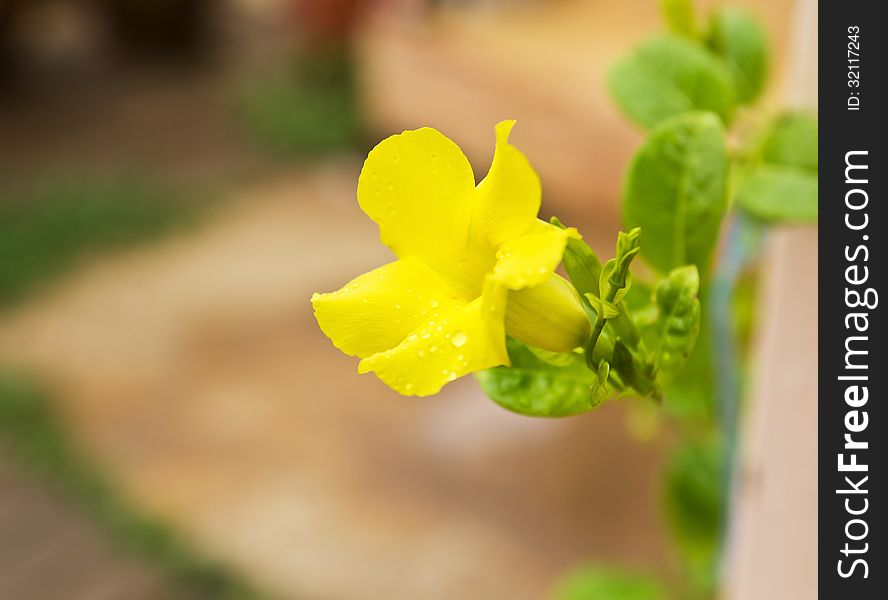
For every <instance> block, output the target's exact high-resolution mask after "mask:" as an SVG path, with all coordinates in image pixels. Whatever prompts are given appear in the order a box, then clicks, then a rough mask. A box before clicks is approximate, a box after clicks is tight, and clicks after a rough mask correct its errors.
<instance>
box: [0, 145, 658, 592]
mask: <svg viewBox="0 0 888 600" xmlns="http://www.w3.org/2000/svg"><path fill="white" fill-rule="evenodd" d="M359 163H360V161H359V159H357V158H356V157H352V158H351V159H348V166H343V164H340V163H335V162H334V163H328V164H321V165H317V166H316V167H313V168H312V170H311V174H306V173H302V174H300V173H296V174H294V175H292V176H288V177H286V178H283V179H280V180H278V181H275V182H272V183H270V184H267V185H263V186H260V187H258V188H255V189H251V190H249V191H247V192H245V193H243V194H240V195H238V196H237V197H236V198H235V199H234V200H233V201H232V202H230V203H228V204H226V205H225V206H224V207H223V208H222V209H220V212H219V214H217V215H215V217H214V218H213V219H211V220H210V221H209V222H208V223H206V224H205V225H204V226H202V227H201V228H199V229H198V230H197V231H195V232H193V233H191V234H189V235H181V236H179V237H176V238H173V239H168V240H166V241H163V242H160V243H158V244H155V245H153V246H151V247H147V248H142V249H138V250H134V251H129V252H127V253H124V254H120V255H116V256H114V257H110V258H105V259H101V260H99V261H97V262H94V263H93V264H91V265H90V266H89V267H88V268H84V269H82V270H81V271H80V272H79V273H76V274H74V275H73V276H71V277H68V278H67V279H66V280H64V281H63V282H61V283H60V284H59V285H57V286H55V287H54V288H53V289H51V290H49V291H48V292H47V293H45V294H44V295H43V296H42V297H40V298H38V299H36V300H35V301H33V302H31V303H29V304H25V305H23V306H21V307H19V308H17V309H15V310H14V311H13V312H9V313H6V314H5V315H4V316H3V318H2V320H0V361H2V362H4V363H8V364H12V365H17V366H19V367H22V368H25V369H27V370H29V371H32V372H34V373H36V374H37V375H39V376H40V377H42V378H43V379H44V380H46V381H48V382H49V383H50V384H51V385H53V386H54V390H55V392H56V397H58V398H59V399H60V403H61V406H60V409H61V411H62V412H63V416H64V418H65V419H66V420H67V422H68V423H69V424H70V426H71V428H72V430H73V431H74V434H75V436H76V438H77V439H78V440H79V441H80V442H82V443H83V444H84V445H85V446H86V447H87V449H88V450H89V451H90V452H91V453H92V454H93V456H94V457H95V458H96V460H97V461H98V462H99V463H100V464H101V466H102V467H103V468H104V469H105V470H106V472H108V473H109V474H110V475H111V476H112V478H113V479H114V480H115V481H116V482H117V483H118V484H119V485H120V486H121V487H122V489H123V491H124V493H125V494H127V495H128V497H130V498H131V499H132V500H133V501H134V502H135V503H136V505H137V506H138V507H140V508H142V509H144V510H146V511H148V512H149V513H151V514H155V515H157V516H159V517H160V518H162V519H164V520H166V521H167V522H169V523H172V524H173V525H174V526H176V527H177V528H178V529H179V530H181V531H182V532H183V533H184V534H186V535H187V536H188V537H189V538H190V539H191V540H192V541H194V542H195V543H196V544H197V546H198V547H199V548H201V549H202V550H203V551H205V552H206V553H208V554H209V555H211V556H213V557H217V558H219V559H221V560H223V561H225V562H227V563H228V564H231V565H233V566H234V567H237V568H240V569H241V570H243V571H244V572H245V573H246V574H247V575H248V576H249V577H251V578H252V579H253V580H254V581H256V582H257V583H258V584H259V585H260V586H263V587H265V588H266V589H268V590H270V591H272V592H274V593H277V594H279V595H281V596H283V597H297V598H298V597H303V598H334V599H335V598H342V599H350V598H362V599H369V600H372V599H375V598H380V599H382V598H385V599H392V598H423V599H429V600H435V599H438V598H441V599H444V598H467V599H471V598H479V599H486V598H510V599H516V600H520V599H522V598H528V599H531V598H533V599H538V598H540V597H544V595H545V590H546V589H548V587H549V586H550V585H551V582H552V580H553V578H554V577H556V576H557V574H558V573H559V572H561V570H562V569H564V568H565V567H568V566H570V565H572V564H574V563H576V562H577V561H580V560H583V559H587V558H593V559H594V558H601V557H607V558H608V560H609V561H611V562H616V563H623V564H641V565H649V566H652V567H653V568H655V569H662V568H664V567H665V565H666V563H667V558H666V556H665V549H664V543H663V539H662V537H663V536H662V531H661V523H660V519H659V513H658V510H659V508H658V503H657V499H658V492H657V489H656V477H655V476H654V473H655V470H656V469H657V467H658V448H657V447H656V446H655V445H653V444H649V445H645V444H638V443H636V442H634V441H632V440H630V439H629V436H628V435H627V433H626V427H625V423H624V415H623V410H622V406H621V405H620V403H610V404H608V405H606V406H605V407H604V408H602V409H600V410H599V411H597V412H596V413H594V414H592V415H588V416H586V417H581V418H577V419H572V420H568V421H546V420H531V419H526V418H522V417H518V416H515V415H511V414H510V413H507V412H505V411H503V410H501V409H500V408H498V407H496V406H495V405H494V404H492V403H491V402H490V401H488V400H487V399H485V398H484V397H483V396H482V395H481V393H480V392H479V390H478V388H477V386H476V384H475V383H474V382H473V381H472V380H471V379H470V378H467V379H466V380H464V381H459V382H456V383H455V384H452V385H451V386H449V387H448V389H447V390H446V391H445V392H444V393H443V394H441V395H440V396H438V397H434V398H428V399H415V398H401V397H399V396H397V395H396V394H394V393H393V392H391V391H389V390H388V389H387V388H385V387H384V386H383V385H382V384H381V383H379V382H378V381H377V380H375V379H374V378H373V377H372V376H369V375H368V376H362V377H359V376H358V375H356V373H355V369H356V364H355V360H353V359H350V358H348V357H345V356H343V355H341V354H340V353H338V352H337V351H335V350H334V349H333V348H332V346H331V345H330V343H329V342H328V341H327V340H326V339H325V338H324V336H323V335H322V334H321V333H320V332H319V330H318V329H317V326H316V324H315V322H314V318H313V316H312V313H311V308H310V304H309V298H310V295H311V293H312V292H313V291H316V290H322V291H325V290H331V289H334V288H336V287H338V286H340V285H341V284H342V283H344V282H345V281H346V280H348V279H349V278H350V277H352V276H354V275H356V274H358V273H361V272H363V271H365V270H367V269H370V268H372V267H374V266H377V265H379V264H381V263H382V262H384V261H385V260H387V253H386V251H385V249H384V248H382V247H381V246H380V245H379V244H378V242H377V239H378V238H377V231H376V228H375V226H374V225H373V224H372V223H371V222H370V221H369V220H367V219H366V218H363V215H362V214H361V213H360V212H359V211H358V210H357V209H356V203H355V201H354V186H355V180H356V176H357V172H356V170H355V166H356V165H358V164H359Z"/></svg>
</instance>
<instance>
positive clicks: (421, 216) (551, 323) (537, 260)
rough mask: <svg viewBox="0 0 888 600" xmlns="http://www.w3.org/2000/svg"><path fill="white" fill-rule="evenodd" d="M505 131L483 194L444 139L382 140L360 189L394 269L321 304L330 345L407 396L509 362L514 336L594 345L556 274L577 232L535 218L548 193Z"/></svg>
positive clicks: (411, 134) (540, 342)
mask: <svg viewBox="0 0 888 600" xmlns="http://www.w3.org/2000/svg"><path fill="white" fill-rule="evenodd" d="M514 124H515V122H514V121H503V122H501V123H499V124H498V125H497V126H496V150H495V152H494V156H493V163H492V164H491V166H490V171H489V172H488V174H487V177H485V178H484V180H483V181H481V183H479V184H478V185H477V186H475V177H474V174H473V173H472V168H471V166H470V165H469V161H468V160H467V159H466V157H465V155H464V154H463V153H462V151H461V150H460V149H459V147H458V146H457V145H456V144H455V143H454V142H452V141H451V140H449V139H448V138H446V137H445V136H444V135H442V134H441V133H440V132H438V131H436V130H435V129H432V128H429V127H424V128H422V129H417V130H412V131H405V132H404V133H401V134H399V135H393V136H391V137H389V138H387V139H385V140H383V141H382V142H380V143H379V144H378V145H377V146H376V147H375V148H374V149H373V150H372V151H371V152H370V154H369V155H368V156H367V160H366V161H365V162H364V167H363V169H362V170H361V175H360V177H359V179H358V203H359V204H360V206H361V209H363V211H364V212H365V213H367V215H368V216H369V217H370V218H371V219H373V221H375V222H376V223H377V224H378V225H379V230H380V237H381V240H382V242H383V243H384V244H385V245H386V246H388V247H389V248H390V249H391V250H392V251H393V252H394V253H395V256H397V258H398V259H397V260H396V261H394V262H391V263H389V264H387V265H384V266H382V267H379V268H377V269H374V270H373V271H370V272H369V273H365V274H364V275H361V276H360V277H358V278H356V279H354V280H353V281H351V282H349V283H348V284H346V285H345V286H344V287H343V288H342V289H340V290H338V291H336V292H332V293H329V294H314V295H313V296H312V299H311V301H312V305H313V306H314V311H315V317H316V318H317V320H318V324H319V325H320V327H321V329H322V330H323V332H324V333H325V334H326V335H327V337H329V338H330V339H331V340H332V341H333V344H334V345H335V346H336V347H337V348H339V349H340V350H342V351H343V352H345V353H346V354H350V355H353V356H358V357H360V358H361V362H360V364H359V366H358V372H360V373H367V372H369V371H373V372H375V373H376V375H377V376H378V377H379V378H380V379H382V380H383V381H384V382H385V383H386V384H388V385H389V386H390V387H392V388H393V389H395V390H396V391H398V392H400V393H401V394H404V395H418V396H427V395H430V394H434V393H436V392H438V391H439V390H440V389H441V387H442V386H443V385H444V384H446V383H447V382H449V381H452V380H454V379H456V378H457V377H461V376H463V375H465V374H467V373H471V372H473V371H479V370H482V369H487V368H490V367H495V366H498V365H507V364H509V357H508V354H507V353H506V346H505V337H506V334H509V335H511V336H513V337H515V338H517V339H519V340H521V341H523V342H525V343H527V344H530V345H532V346H536V347H539V348H543V349H546V350H550V351H553V352H566V351H570V350H572V349H574V348H576V347H578V346H582V345H583V344H584V343H585V342H586V340H587V338H588V337H589V331H590V326H589V320H588V318H587V316H586V314H585V312H584V311H583V308H582V306H581V304H580V300H579V297H578V296H577V293H576V292H575V291H574V289H573V287H572V286H571V285H570V284H569V283H567V281H565V280H564V279H563V278H562V277H560V276H559V275H557V274H555V273H554V271H555V269H556V267H557V266H558V264H559V263H560V262H561V257H562V255H563V253H564V247H565V244H566V243H567V239H568V238H569V237H579V234H578V233H577V232H576V230H574V229H561V228H559V227H555V226H553V225H550V224H549V223H546V222H544V221H541V220H539V219H538V218H537V214H538V212H539V209H540V199H541V189H540V181H539V177H538V176H537V174H536V172H535V171H534V170H533V168H532V167H531V166H530V163H529V162H528V161H527V158H526V157H525V156H524V155H523V154H522V153H521V152H520V151H519V150H518V149H517V148H515V147H514V146H512V145H511V144H510V143H509V133H510V131H511V129H512V126H513V125H514Z"/></svg>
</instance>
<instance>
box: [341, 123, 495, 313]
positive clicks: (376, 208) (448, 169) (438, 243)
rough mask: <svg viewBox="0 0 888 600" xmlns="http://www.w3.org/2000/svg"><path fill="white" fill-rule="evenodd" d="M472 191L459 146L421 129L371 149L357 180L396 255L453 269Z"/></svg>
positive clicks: (362, 199)
mask: <svg viewBox="0 0 888 600" xmlns="http://www.w3.org/2000/svg"><path fill="white" fill-rule="evenodd" d="M474 189H475V177H474V175H473V174H472V167H471V165H470V164H469V161H468V159H466V157H465V155H464V154H463V153H462V150H460V149H459V146H457V145H456V144H455V143H454V142H452V141H451V140H449V139H448V138H446V137H445V136H444V135H442V134H441V133H440V132H438V131H436V130H435V129H432V128H430V127H423V128H422V129H416V130H411V131H405V132H404V133H401V134H398V135H393V136H391V137H388V138H386V139H384V140H383V141H381V142H380V143H379V144H378V145H377V146H376V147H375V148H374V149H373V150H371V151H370V154H369V155H368V156H367V160H366V161H364V167H363V169H361V175H360V177H359V178H358V202H359V203H360V205H361V209H363V211H364V212H365V213H367V215H368V216H369V217H370V218H371V219H373V220H374V221H375V222H376V223H377V224H378V225H379V231H380V237H381V239H382V242H383V243H384V244H385V245H386V246H388V247H389V248H391V249H392V251H394V253H395V254H396V255H397V256H398V258H407V257H420V258H422V259H423V260H424V261H425V262H426V263H427V264H428V265H429V266H431V267H432V268H433V269H435V270H436V271H438V272H442V271H443V272H445V273H450V272H452V271H455V269H456V267H455V266H454V265H458V264H459V263H460V262H461V261H462V260H463V259H464V257H465V253H466V238H467V235H468V230H469V220H470V219H471V210H472V201H473V197H474ZM478 291H480V283H479V287H478ZM475 295H477V294H475ZM473 297H474V296H473Z"/></svg>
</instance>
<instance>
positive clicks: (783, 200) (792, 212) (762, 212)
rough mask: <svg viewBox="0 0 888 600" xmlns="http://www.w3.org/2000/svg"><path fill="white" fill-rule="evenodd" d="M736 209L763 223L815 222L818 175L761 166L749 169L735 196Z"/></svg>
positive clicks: (790, 168)
mask: <svg viewBox="0 0 888 600" xmlns="http://www.w3.org/2000/svg"><path fill="white" fill-rule="evenodd" d="M736 202H737V205H738V206H740V207H741V208H742V209H743V210H744V211H746V212H748V213H749V214H751V215H752V216H754V217H756V218H758V219H761V220H763V221H780V222H796V223H816V222H817V173H816V172H813V171H809V170H805V169H798V168H794V167H783V166H777V165H767V164H765V165H761V166H758V167H754V168H752V169H750V170H749V171H748V172H747V173H746V174H745V176H744V177H743V179H742V183H741V185H740V190H739V191H738V192H737V198H736Z"/></svg>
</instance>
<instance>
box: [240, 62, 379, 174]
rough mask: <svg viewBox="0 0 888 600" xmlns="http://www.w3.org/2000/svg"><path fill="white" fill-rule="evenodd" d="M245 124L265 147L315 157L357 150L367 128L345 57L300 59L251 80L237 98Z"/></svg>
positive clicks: (293, 155) (288, 153) (350, 69)
mask: <svg viewBox="0 0 888 600" xmlns="http://www.w3.org/2000/svg"><path fill="white" fill-rule="evenodd" d="M237 108H238V114H239V118H240V121H241V123H242V126H243V128H244V130H245V131H246V132H247V134H248V135H249V136H250V137H251V138H252V139H253V140H255V141H256V142H257V143H258V144H259V145H260V146H261V147H263V148H266V149H268V150H270V151H271V152H272V153H274V154H277V155H280V156H291V157H298V158H310V157H316V156H326V155H329V154H333V153H336V152H342V151H347V150H350V149H354V148H356V147H358V146H359V145H360V144H361V142H362V141H363V136H364V128H363V123H362V119H361V115H360V110H359V106H358V99H357V91H356V88H355V81H354V73H353V67H352V64H351V60H350V58H349V57H348V55H347V54H346V53H336V52H334V53H331V54H327V55H323V56H314V57H309V58H305V57H303V58H302V59H301V60H298V61H295V62H294V63H293V64H291V65H290V66H289V67H288V68H286V69H280V70H278V71H276V72H273V73H270V74H266V75H265V76H264V77H263V78H256V79H254V80H252V81H250V82H249V85H247V86H246V87H245V88H244V89H243V90H242V92H241V93H240V94H239V97H238V100H237Z"/></svg>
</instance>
